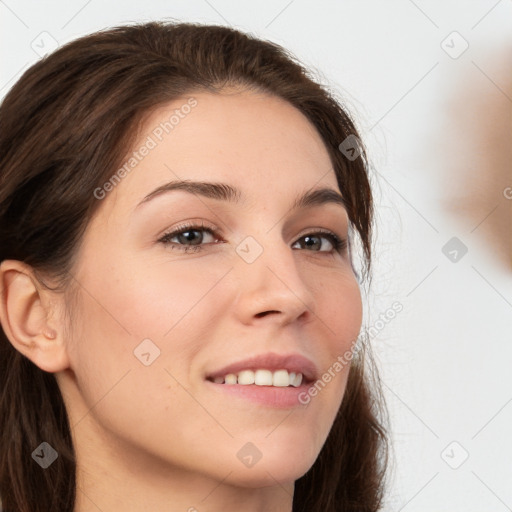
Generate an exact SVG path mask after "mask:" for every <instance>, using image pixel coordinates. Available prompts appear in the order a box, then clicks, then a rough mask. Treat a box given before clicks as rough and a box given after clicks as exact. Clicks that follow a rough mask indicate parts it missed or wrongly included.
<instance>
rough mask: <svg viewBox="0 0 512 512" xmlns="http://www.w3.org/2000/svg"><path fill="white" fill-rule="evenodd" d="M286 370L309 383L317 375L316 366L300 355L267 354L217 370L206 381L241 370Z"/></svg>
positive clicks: (208, 375) (209, 374)
mask: <svg viewBox="0 0 512 512" xmlns="http://www.w3.org/2000/svg"><path fill="white" fill-rule="evenodd" d="M262 369H265V370H270V371H276V370H288V372H289V373H291V372H295V373H302V375H303V377H304V380H305V381H306V382H310V381H313V380H315V379H316V375H317V373H318V370H317V367H316V365H315V364H314V363H313V361H311V360H310V359H308V358H307V357H304V356H302V355H300V354H276V353H274V352H269V353H267V354H260V355H256V356H252V357H249V358H247V359H244V360H242V361H237V362H235V363H231V364H229V365H227V366H224V367H223V368H220V369H219V370H215V371H213V372H211V373H208V374H207V376H206V377H207V378H208V379H214V378H215V377H225V376H226V375H228V374H229V373H238V372H240V371H242V370H253V371H255V370H262Z"/></svg>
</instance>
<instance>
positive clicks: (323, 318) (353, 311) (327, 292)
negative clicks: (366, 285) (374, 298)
mask: <svg viewBox="0 0 512 512" xmlns="http://www.w3.org/2000/svg"><path fill="white" fill-rule="evenodd" d="M313 289H314V296H315V305H316V306H317V311H316V312H315V314H316V315H317V316H318V317H319V321H320V323H323V324H324V326H325V329H326V333H327V339H328V340H330V342H329V348H330V349H331V351H332V350H335V351H336V356H337V355H339V353H340V351H343V352H344V351H345V350H346V349H347V348H349V347H350V346H351V345H352V344H353V343H355V342H356V340H357V337H358V336H359V332H360V329H361V323H362V318H363V309H362V300H361V292H360V290H359V285H358V283H357V280H356V278H355V276H354V274H353V273H352V272H351V271H350V270H349V269H348V268H344V269H340V270H336V271H332V272H328V273H325V275H323V276H322V279H321V280H318V281H316V284H315V285H314V288H313ZM333 355H334V354H333Z"/></svg>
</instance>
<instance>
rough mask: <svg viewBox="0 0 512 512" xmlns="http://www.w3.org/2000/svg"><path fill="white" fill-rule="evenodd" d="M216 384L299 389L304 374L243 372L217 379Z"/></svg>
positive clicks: (284, 371)
mask: <svg viewBox="0 0 512 512" xmlns="http://www.w3.org/2000/svg"><path fill="white" fill-rule="evenodd" d="M214 382H215V384H241V385H243V386H247V385H250V384H255V385H256V386H276V387H280V388H285V387H288V386H293V387H299V386H300V385H301V383H302V373H295V372H290V373H288V371H287V370H276V371H275V372H271V371H270V370H256V371H252V370H242V371H241V372H239V373H238V374H235V373H228V375H226V376H225V377H215V379H214Z"/></svg>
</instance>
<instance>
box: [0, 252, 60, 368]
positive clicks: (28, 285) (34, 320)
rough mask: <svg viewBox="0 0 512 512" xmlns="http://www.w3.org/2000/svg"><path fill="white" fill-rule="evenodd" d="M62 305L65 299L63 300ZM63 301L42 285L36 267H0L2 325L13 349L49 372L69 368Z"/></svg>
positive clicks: (8, 264)
mask: <svg viewBox="0 0 512 512" xmlns="http://www.w3.org/2000/svg"><path fill="white" fill-rule="evenodd" d="M60 300H61V301H62V298H60ZM58 305H59V297H57V296H56V295H55V293H54V292H52V291H51V290H48V289H46V288H45V287H43V286H42V285H41V283H40V282H39V280H38V279H37V277H36V276H35V274H34V272H33V269H32V267H30V266H29V265H26V264H25V263H22V262H21V261H16V260H4V261H3V262H2V263H1V264H0V323H1V324H2V328H3V330H4V332H5V335H6V336H7V338H8V340H9V341H10V342H11V344H12V345H13V347H14V348H15V349H16V350H18V352H21V353H22V354H23V355H24V356H26V357H27V358H28V359H30V360H31V361H32V362H33V363H34V364H35V365H36V366H38V367H39V368H41V370H44V371H46V372H51V373H55V372H59V371H62V370H65V369H66V368H68V367H69V359H68V354H67V350H66V344H65V340H64V336H63V333H64V329H63V327H64V326H63V325H62V324H60V323H59V322H61V319H60V316H62V315H60V316H59V315H58V314H57V313H58V311H57V308H58Z"/></svg>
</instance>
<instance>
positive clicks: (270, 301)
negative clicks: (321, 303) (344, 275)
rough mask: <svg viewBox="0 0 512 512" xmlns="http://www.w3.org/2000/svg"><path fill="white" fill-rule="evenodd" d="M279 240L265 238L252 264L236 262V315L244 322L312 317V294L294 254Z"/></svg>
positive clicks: (285, 320)
mask: <svg viewBox="0 0 512 512" xmlns="http://www.w3.org/2000/svg"><path fill="white" fill-rule="evenodd" d="M294 252H295V251H294V250H293V249H291V247H289V246H288V245H286V243H284V242H283V241H282V240H280V241H277V240H274V241H273V242H272V243H271V242H270V241H269V242H268V243H266V244H265V246H264V247H263V252H262V253H261V254H260V256H259V257H258V258H257V259H256V260H255V261H252V263H248V262H247V261H246V260H244V258H242V257H240V259H239V260H238V261H237V263H236V273H237V276H238V280H237V282H238V286H239V288H240V289H239V292H238V294H237V300H236V304H235V311H236V315H237V316H238V318H239V320H240V321H241V322H242V323H244V324H246V325H249V324H254V323H258V322H262V321H265V322H273V323H276V324H279V325H286V324H289V323H292V322H293V321H295V320H299V321H301V322H308V321H310V320H311V319H312V318H313V317H314V297H313V294H312V293H311V290H310V288H309V286H308V283H307V281H306V280H305V276H304V275H302V274H301V271H300V267H299V266H298V265H297V256H296V255H295V254H294Z"/></svg>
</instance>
